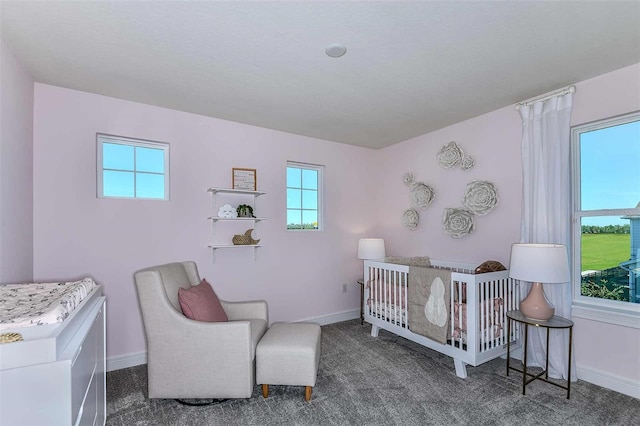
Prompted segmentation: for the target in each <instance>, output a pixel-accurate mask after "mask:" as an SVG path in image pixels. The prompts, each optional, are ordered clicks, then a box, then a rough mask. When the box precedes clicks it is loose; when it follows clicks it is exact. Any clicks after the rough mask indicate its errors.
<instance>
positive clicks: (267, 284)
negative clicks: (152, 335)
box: [34, 84, 374, 357]
mask: <svg viewBox="0 0 640 426" xmlns="http://www.w3.org/2000/svg"><path fill="white" fill-rule="evenodd" d="M96 132H101V133H108V134H115V135H122V136H129V137H134V138H143V139H150V140H156V141H164V142H169V143H170V144H171V145H170V151H171V153H170V163H171V166H170V167H171V188H170V191H171V201H169V202H162V201H140V200H113V199H110V200H109V199H98V198H96V172H95V169H96ZM34 151H35V152H34V199H35V205H34V228H35V235H36V236H37V237H36V238H35V243H34V277H35V279H36V280H49V279H63V278H73V277H79V276H82V275H91V276H93V277H94V279H95V280H96V281H97V282H98V283H100V284H102V285H103V286H104V290H105V294H106V296H107V321H108V324H107V335H108V340H107V348H108V357H114V356H120V355H126V354H130V353H135V352H140V351H144V350H145V341H144V334H143V328H142V323H141V318H140V313H139V309H138V301H137V296H136V292H135V288H134V283H133V273H134V271H136V270H138V269H141V268H144V267H147V266H151V265H156V264H160V263H164V262H171V261H177V260H188V259H192V260H195V261H196V262H197V263H198V266H199V269H200V275H201V276H202V277H206V278H207V279H208V280H209V281H210V282H211V283H212V285H213V286H214V288H215V290H216V291H217V292H218V294H219V295H220V297H222V298H223V299H229V300H248V299H265V300H267V301H268V303H269V309H270V312H269V313H270V320H271V321H289V320H300V319H305V318H316V317H322V316H327V315H331V314H338V313H341V312H345V311H351V313H353V312H354V311H355V309H356V308H357V306H358V300H359V287H358V286H357V285H356V284H355V280H356V279H357V278H359V277H360V276H361V275H362V273H361V267H362V266H361V263H360V262H359V261H358V260H357V259H356V250H357V241H358V238H359V237H361V236H363V235H366V234H367V233H368V231H369V230H371V229H372V227H373V223H374V218H373V217H372V216H370V215H368V214H367V213H366V212H367V211H369V210H370V207H371V201H370V200H369V197H368V194H369V193H371V191H372V189H373V188H372V183H371V182H370V180H369V179H368V178H367V167H366V166H367V164H369V163H370V161H368V159H369V158H370V157H371V156H372V155H373V154H374V152H373V151H369V150H366V149H363V148H358V147H353V146H349V145H344V144H338V143H333V142H327V141H321V140H315V139H311V138H307V137H302V136H297V135H292V134H287V133H282V132H278V131H272V130H268V129H263V128H258V127H252V126H248V125H243V124H238V123H233V122H229V121H223V120H218V119H213V118H208V117H204V116H199V115H194V114H189V113H183V112H178V111H173V110H168V109H163V108H157V107H152V106H148V105H143V104H138V103H133V102H128V101H123V100H119V99H114V98H108V97H104V96H99V95H94V94H90V93H85V92H78V91H73V90H68V89H63V88H59V87H53V86H48V85H43V84H36V85H35V127H34ZM287 160H295V161H300V162H308V163H314V164H322V165H325V166H326V168H325V173H324V178H325V222H326V226H325V230H324V231H322V232H290V231H286V229H285V223H286V216H285V200H286V196H285V168H286V161H287ZM232 167H249V168H255V169H257V174H258V189H259V190H262V191H266V192H267V195H264V196H261V197H260V198H259V199H258V201H257V208H256V212H257V213H258V214H259V215H260V216H264V217H267V218H268V220H266V221H262V222H260V223H259V224H258V225H257V227H256V233H255V235H254V236H256V237H259V238H262V241H263V242H264V244H265V245H266V247H264V248H260V249H258V256H257V260H255V261H254V259H253V253H252V250H251V249H234V250H227V251H224V250H218V251H217V252H216V254H215V259H214V261H212V255H211V251H210V249H208V248H207V247H206V246H207V244H209V243H211V242H212V241H214V237H213V236H212V224H211V223H210V222H209V221H208V220H206V218H207V217H208V216H210V215H212V214H213V213H214V212H213V211H212V200H211V196H210V194H208V193H207V192H206V189H207V188H208V187H211V186H220V187H229V186H230V185H231V169H232ZM229 201H230V202H231V203H235V204H236V205H237V204H239V203H240V200H238V199H234V200H229ZM247 201H248V200H247ZM216 212H217V208H216ZM232 225H236V224H234V223H228V222H227V223H217V224H216V225H215V227H216V228H215V229H216V231H219V232H220V234H219V235H226V236H227V238H228V240H229V241H230V239H231V236H232V234H233V233H239V232H244V231H245V229H246V228H248V226H244V225H242V224H239V225H240V227H236V229H232V228H233V226H232ZM240 228H242V229H240ZM234 231H235V232H234ZM216 241H220V240H218V234H216ZM342 283H350V285H349V291H348V292H347V294H343V293H342Z"/></svg>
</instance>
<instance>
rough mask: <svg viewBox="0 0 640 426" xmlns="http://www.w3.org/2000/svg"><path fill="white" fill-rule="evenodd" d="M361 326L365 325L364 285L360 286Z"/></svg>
mask: <svg viewBox="0 0 640 426" xmlns="http://www.w3.org/2000/svg"><path fill="white" fill-rule="evenodd" d="M360 325H364V284H361V285H360Z"/></svg>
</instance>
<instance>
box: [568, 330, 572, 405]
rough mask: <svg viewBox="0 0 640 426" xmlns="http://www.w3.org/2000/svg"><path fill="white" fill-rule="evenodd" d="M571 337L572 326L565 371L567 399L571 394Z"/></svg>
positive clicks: (570, 332) (570, 333)
mask: <svg viewBox="0 0 640 426" xmlns="http://www.w3.org/2000/svg"><path fill="white" fill-rule="evenodd" d="M572 337H573V327H569V370H568V371H567V399H569V395H571V342H572V340H573V339H572Z"/></svg>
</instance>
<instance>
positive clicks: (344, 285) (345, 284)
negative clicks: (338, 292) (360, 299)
mask: <svg viewBox="0 0 640 426" xmlns="http://www.w3.org/2000/svg"><path fill="white" fill-rule="evenodd" d="M342 292H343V293H346V292H347V283H344V284H342Z"/></svg>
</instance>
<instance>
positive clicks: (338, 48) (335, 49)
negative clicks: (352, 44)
mask: <svg viewBox="0 0 640 426" xmlns="http://www.w3.org/2000/svg"><path fill="white" fill-rule="evenodd" d="M324 51H325V53H326V54H327V56H331V57H332V58H339V57H340V56H342V55H344V54H345V53H347V47H346V46H345V45H344V44H339V43H334V44H331V45H329V47H327V48H326V49H325V50H324Z"/></svg>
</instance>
